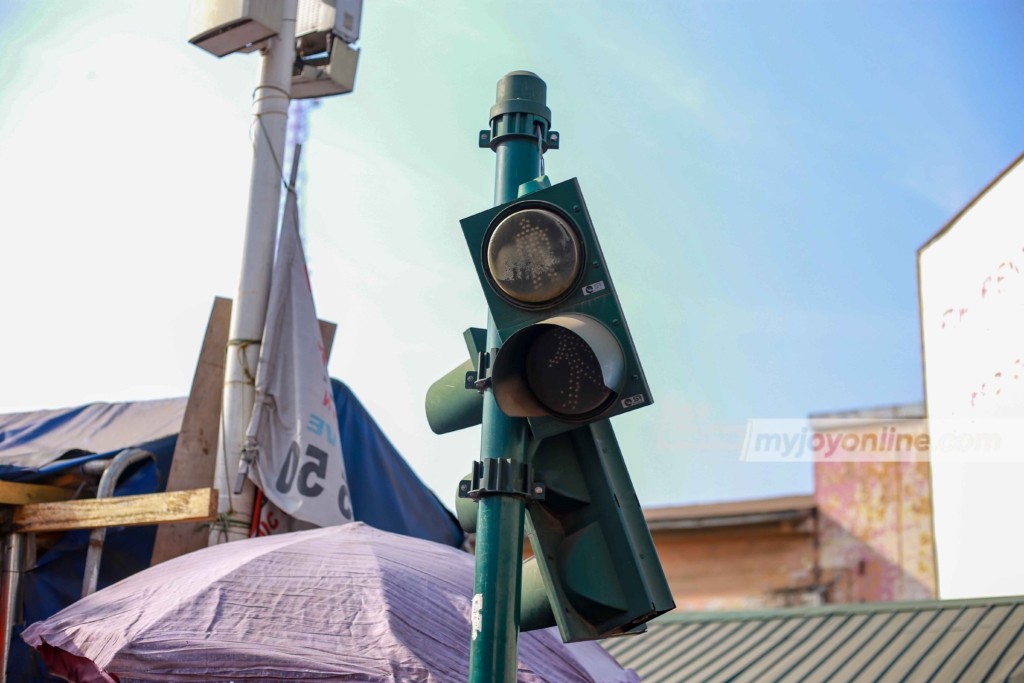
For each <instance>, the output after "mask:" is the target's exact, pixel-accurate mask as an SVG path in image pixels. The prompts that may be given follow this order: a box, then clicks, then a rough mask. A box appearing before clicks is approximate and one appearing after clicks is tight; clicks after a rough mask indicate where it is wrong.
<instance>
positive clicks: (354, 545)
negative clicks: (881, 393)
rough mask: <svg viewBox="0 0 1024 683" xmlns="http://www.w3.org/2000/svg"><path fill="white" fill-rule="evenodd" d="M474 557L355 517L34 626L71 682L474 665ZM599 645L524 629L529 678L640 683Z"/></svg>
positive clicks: (214, 558) (210, 561)
mask: <svg viewBox="0 0 1024 683" xmlns="http://www.w3.org/2000/svg"><path fill="white" fill-rule="evenodd" d="M472 587H473V557H472V556H470V555H468V554H466V553H463V552H462V551H459V550H455V549H453V548H449V547H447V546H443V545H440V544H437V543H432V542H429V541H422V540H419V539H414V538H409V537H406V536H399V535H397V534H390V533H387V532H383V531H379V530H377V529H374V528H372V527H368V526H366V525H365V524H361V523H356V524H348V525H344V526H340V527H329V528H325V529H315V530H312V531H302V532H297V533H292V534H285V535H281V536H267V537H263V538H256V539H250V540H246V541H236V542H234V543H227V544H223V545H218V546H214V547H211V548H207V549H205V550H201V551H198V552H195V553H191V554H189V555H185V556H182V557H179V558H176V559H174V560H171V561H169V562H165V563H163V564H160V565H157V566H156V567H153V568H151V569H148V570H146V571H143V572H140V573H139V574H136V575H134V576H132V577H130V578H128V579H125V580H124V581H121V582H120V583H117V584H114V585H113V586H110V587H109V588H107V589H104V590H102V591H99V592H98V593H94V594H93V595H90V596H89V597H87V598H85V599H83V600H81V601H79V602H77V603H75V604H73V605H71V606H70V607H68V608H67V609H65V610H63V611H61V612H58V613H57V614H55V615H54V616H53V617H51V618H50V619H47V620H46V621H42V622H39V623H36V624H33V625H32V626H30V627H29V628H28V629H26V630H25V632H24V634H23V635H22V637H23V638H24V639H25V641H26V642H27V643H28V644H29V645H31V646H32V647H35V648H37V649H39V650H40V652H41V653H42V654H43V657H44V659H45V660H46V663H47V666H48V667H49V668H50V670H51V672H52V673H56V674H58V675H63V676H66V677H68V678H69V679H70V680H72V681H89V682H90V683H91V682H92V681H116V680H120V681H123V682H124V683H128V682H129V681H135V680H139V681H199V680H203V681H215V680H216V681H220V680H224V681H239V680H245V681H276V682H280V681H299V680H322V681H329V680H346V681H367V682H378V681H379V682H381V683H383V682H385V681H387V682H388V683H392V682H404V681H417V682H419V681H425V682H430V683H435V682H436V683H449V682H450V683H464V681H466V680H467V677H468V673H469V672H468V662H469V643H470V623H469V618H470V600H471V594H472ZM638 680H639V679H638V677H637V675H636V674H635V673H634V672H633V671H632V670H622V669H621V668H619V666H618V665H617V664H616V663H615V661H614V660H613V659H612V658H611V656H610V655H608V654H607V653H606V652H605V651H604V649H603V648H601V647H600V646H599V645H598V644H597V643H577V644H571V645H565V644H563V643H562V642H561V640H560V638H559V636H558V634H557V631H555V630H554V629H547V630H544V631H537V632H532V633H526V634H523V635H522V636H521V638H520V644H519V681H521V682H523V683H542V682H550V683H562V682H566V683H568V682H569V681H573V682H576V681H579V682H583V683H636V682H637V681H638Z"/></svg>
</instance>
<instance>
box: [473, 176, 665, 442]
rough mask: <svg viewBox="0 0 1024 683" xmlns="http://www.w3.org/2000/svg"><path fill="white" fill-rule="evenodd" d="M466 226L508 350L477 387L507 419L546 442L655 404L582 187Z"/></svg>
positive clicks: (520, 203) (573, 185)
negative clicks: (518, 420) (520, 421)
mask: <svg viewBox="0 0 1024 683" xmlns="http://www.w3.org/2000/svg"><path fill="white" fill-rule="evenodd" d="M546 180H547V179H546V178H543V179H540V181H541V182H533V183H527V184H525V185H524V186H523V189H524V190H529V189H533V188H534V187H543V186H544V185H546V184H547V183H546ZM530 186H532V187H530ZM461 223H462V231H463V233H464V234H465V237H466V242H467V244H468V245H469V250H470V253H471V254H472V257H473V263H474V265H475V266H476V270H477V275H478V276H479V278H480V283H481V285H482V286H483V290H484V295H485V296H486V298H487V304H488V306H489V308H490V311H491V316H492V317H493V319H494V323H495V326H496V327H497V331H498V336H499V338H500V340H501V346H500V348H498V349H496V350H491V351H490V353H491V354H492V355H493V358H492V357H487V358H485V361H486V363H485V366H486V367H485V371H486V372H487V373H488V374H487V375H486V376H479V375H478V376H477V378H476V383H477V386H478V387H481V386H484V385H486V384H488V383H489V386H490V387H491V389H492V390H493V392H494V397H495V400H496V401H497V403H498V407H499V408H500V409H501V412H503V413H504V414H505V415H508V416H509V417H524V418H527V420H528V421H529V424H530V429H531V431H532V432H533V435H534V436H535V437H537V438H543V437H546V436H553V435H555V434H558V433H561V432H564V431H568V430H571V429H574V428H576V427H579V426H581V425H585V424H588V423H591V422H594V421H596V420H602V419H607V418H609V417H612V416H614V415H618V414H620V413H623V412H626V411H630V410H636V409H638V408H642V407H645V406H648V405H650V404H651V403H652V398H651V392H650V389H649V387H648V386H647V380H646V378H645V377H644V372H643V368H642V367H641V366H640V359H639V358H638V357H637V353H636V349H635V348H634V347H633V340H632V337H631V336H630V334H629V328H628V326H627V325H626V318H625V316H624V315H623V314H622V309H621V307H620V305H619V300H618V296H617V295H616V293H615V287H614V285H613V284H612V280H611V275H610V274H609V272H608V268H607V265H606V263H605V260H604V256H603V255H602V254H601V247H600V244H599V243H598V241H597V235H596V234H595V232H594V228H593V225H592V223H591V221H590V215H589V213H588V212H587V207H586V203H585V202H584V201H583V194H582V193H581V191H580V187H579V184H578V183H577V182H576V180H575V179H572V180H567V181H565V182H563V183H559V184H557V185H554V186H550V187H545V188H544V189H537V190H536V191H533V192H528V193H526V194H522V193H521V195H520V197H519V198H517V199H516V200H514V201H512V202H509V203H507V204H503V205H501V206H496V207H494V208H492V209H489V210H487V211H484V212H482V213H479V214H477V215H475V216H471V217H469V218H466V219H463V220H462V221H461ZM478 364H479V363H478Z"/></svg>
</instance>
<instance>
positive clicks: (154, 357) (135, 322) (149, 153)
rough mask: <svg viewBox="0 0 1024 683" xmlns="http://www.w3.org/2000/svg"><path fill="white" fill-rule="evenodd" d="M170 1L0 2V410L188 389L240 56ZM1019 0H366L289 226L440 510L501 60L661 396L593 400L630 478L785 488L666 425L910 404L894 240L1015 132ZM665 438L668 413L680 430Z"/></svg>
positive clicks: (652, 485)
mask: <svg viewBox="0 0 1024 683" xmlns="http://www.w3.org/2000/svg"><path fill="white" fill-rule="evenodd" d="M187 16H188V3H187V2H167V3H128V2H114V1H109V0H96V1H95V2H90V3H84V4H72V5H69V4H67V3H31V2H25V1H22V2H18V1H15V2H13V3H12V2H5V3H3V5H2V6H0V64H3V65H4V68H3V69H2V70H0V159H2V160H3V164H2V168H0V202H2V203H3V206H4V207H5V208H4V212H5V220H4V230H3V231H0V240H3V242H2V244H3V248H2V251H3V252H4V253H6V254H8V255H14V256H13V258H12V257H11V256H8V258H6V259H5V265H4V267H3V268H2V269H0V292H3V293H4V297H3V298H4V301H5V307H6V308H7V312H6V314H5V318H6V319H7V321H8V326H7V329H8V330H10V329H11V326H12V325H13V324H17V325H18V329H22V330H30V331H31V333H30V334H18V335H11V334H10V333H9V332H8V333H5V334H4V335H2V336H0V410H3V411H5V412H6V411H15V410H27V409H33V408H39V407H60V406H65V405H74V404H78V403H83V402H86V401H91V400H127V399H132V398H156V397H163V396H170V395H181V394H184V393H185V392H187V390H188V386H189V383H190V381H191V375H192V371H193V368H194V363H195V356H196V353H197V351H198V345H199V340H200V338H201V335H202V326H203V324H204V322H205V317H206V315H207V313H208V311H209V304H210V301H211V299H212V297H213V296H214V295H217V294H220V295H227V296H231V295H232V294H233V292H234V289H235V286H236V283H237V273H238V263H239V252H240V243H241V232H242V226H243V222H244V211H245V196H246V192H247V182H248V163H249V143H248V139H247V134H248V104H249V97H250V93H251V89H252V87H253V85H254V84H255V79H256V71H257V68H258V65H257V62H258V59H257V58H256V57H254V56H244V55H235V56H231V57H227V58H225V59H222V60H217V59H215V58H213V57H211V56H209V55H207V54H205V53H203V52H202V51H201V50H199V49H197V48H195V47H193V46H191V45H189V44H188V43H187V42H186V37H187V36H186V29H187ZM1022 30H1024V6H1022V5H1020V4H1019V3H1016V4H1015V3H1011V2H1002V3H1000V2H986V3H968V2H963V3H917V2H915V3H883V2H857V3H853V2H849V3H837V2H832V3H810V2H806V3H797V2H774V3H770V4H769V3H754V2H700V3H695V2H689V3H684V2H674V3H662V4H657V3H653V2H646V3H622V2H614V3H613V2H604V3H599V2H588V3H574V4H570V3H561V4H554V3H519V4H516V5H513V4H511V3H496V2H494V3H491V2H475V3H469V2H465V3H456V2H444V3H430V4H429V5H427V4H425V3H416V2H411V1H410V2H390V1H385V0H366V4H365V13H364V21H363V38H362V40H361V42H360V45H361V47H362V49H363V54H362V57H361V61H360V66H359V75H358V79H357V84H356V90H355V92H354V93H353V94H351V95H348V96H344V97H341V98H334V99H331V100H327V101H325V102H324V104H323V106H322V107H320V108H319V109H317V110H316V111H314V112H313V113H312V114H311V116H310V139H309V142H308V144H307V146H306V148H305V150H304V152H303V157H304V159H305V163H306V173H307V195H306V198H305V201H306V208H305V217H306V225H305V233H306V236H307V241H308V243H307V251H308V254H309V260H310V270H311V277H312V280H313V288H314V294H315V296H316V299H317V306H318V312H319V313H320V315H321V316H322V317H325V318H328V319H332V320H336V321H338V322H339V337H338V340H337V342H336V346H335V352H334V355H333V357H332V361H331V371H332V373H333V374H334V375H335V376H337V377H339V378H340V379H342V380H344V381H346V382H348V383H349V384H350V385H351V386H352V387H353V389H354V390H355V392H356V393H357V395H359V396H360V398H361V399H362V400H363V401H364V402H365V403H366V404H367V406H368V407H369V408H370V410H371V411H372V412H373V413H374V415H375V416H376V417H377V418H378V420H379V421H380V422H381V424H382V426H383V427H384V429H385V431H386V432H387V433H388V434H389V436H391V438H392V439H393V440H394V442H395V443H396V445H397V446H398V447H399V449H400V450H401V451H402V452H403V454H404V455H405V456H406V458H407V459H408V460H409V461H410V463H411V464H412V465H413V466H414V467H415V468H416V470H417V471H418V472H419V473H420V474H421V476H422V477H423V478H424V479H425V480H426V481H427V483H428V484H429V485H431V486H432V487H434V488H435V490H437V491H438V493H439V495H440V496H441V497H442V499H444V500H445V501H449V498H450V497H451V492H452V490H453V487H454V485H455V482H456V480H457V479H458V478H459V476H461V475H462V474H463V473H464V472H465V471H467V470H468V469H469V462H470V460H471V459H473V458H474V457H475V456H476V453H477V448H478V439H479V435H478V430H475V429H474V430H467V431H466V432H464V433H459V434H455V435H448V436H443V437H437V436H434V435H432V434H431V433H430V431H429V429H428V428H427V425H426V420H425V418H424V415H423V408H422V401H423V396H424V393H425V391H426V388H427V386H429V384H430V382H432V381H433V380H434V379H435V378H436V377H438V376H440V375H441V374H443V373H444V372H446V371H448V370H449V369H450V368H452V367H454V366H455V365H457V364H458V363H459V362H461V361H462V360H463V359H464V355H465V350H464V346H463V344H462V340H461V332H462V330H463V329H465V328H466V327H469V326H482V324H483V323H484V319H485V306H484V300H483V297H482V295H481V293H480V292H479V285H478V283H477V281H476V278H475V275H474V273H473V270H472V266H471V263H470V260H469V257H468V254H467V253H466V249H465V244H464V242H463V241H462V236H461V231H460V230H459V227H458V219H459V218H462V217H464V216H467V215H470V214H473V213H476V212H478V211H480V210H482V209H484V208H487V206H489V204H490V198H491V192H492V182H493V181H492V178H493V164H494V159H493V154H492V153H491V152H489V151H486V150H479V149H477V147H476V146H475V134H476V132H477V131H478V130H480V129H481V128H485V127H486V126H487V119H486V117H487V110H488V108H489V106H490V105H491V104H492V103H493V97H494V86H495V83H496V81H497V80H498V79H499V78H500V77H501V76H502V75H503V74H505V73H506V72H508V71H511V70H514V69H529V70H532V71H535V72H536V73H538V74H539V75H540V76H541V77H542V78H544V79H545V80H546V81H547V83H548V92H549V105H550V107H551V109H552V111H553V118H554V122H553V123H554V126H553V127H554V129H555V130H558V131H559V132H560V133H561V135H562V149H561V150H559V151H555V152H551V153H550V154H549V155H548V158H547V169H548V173H549V174H550V175H551V177H552V179H553V180H554V181H559V180H564V179H567V178H570V177H574V176H575V177H578V178H579V179H580V183H581V185H582V188H583V191H584V193H585V195H586V196H587V200H588V205H589V208H590V211H591V215H592V216H593V218H594V221H595V224H596V227H597V230H598V232H599V235H600V237H601V241H602V246H603V250H604V252H605V255H606V258H607V260H608V262H609V265H610V267H611V269H612V272H613V273H614V277H615V282H616V285H617V287H618V289H619V295H620V298H621V299H622V302H623V305H624V306H625V309H626V313H627V316H628V319H629V322H630V328H631V330H632V332H633V334H634V337H635V340H636V344H637V348H638V350H639V352H640V355H641V358H642V360H643V362H644V366H645V370H646V372H647V374H648V377H649V379H650V381H651V384H652V390H653V393H654V397H655V400H656V401H657V403H656V404H655V406H653V407H651V408H648V409H645V410H641V411H636V412H634V413H631V414H629V415H626V416H622V417H620V418H617V419H616V420H615V426H616V430H617V432H618V434H619V438H620V441H621V442H622V445H623V448H624V451H625V452H626V455H627V459H628V462H629V465H630V468H631V471H632V473H633V476H634V480H635V482H636V485H637V488H638V492H639V495H640V499H641V501H642V502H644V503H645V504H669V503H684V502H697V501H709V500H723V499H737V498H745V497H754V496H768V495H782V494H786V493H794V492H807V491H809V490H810V488H811V485H812V484H811V477H810V470H809V468H808V467H806V466H803V465H792V466H791V465H782V464H777V463H772V464H757V465H755V464H750V463H740V462H738V461H737V459H736V454H735V453H732V452H724V451H715V452H705V451H702V450H700V449H696V450H695V449H687V448H684V447H682V446H681V445H680V444H678V443H674V442H671V440H666V439H665V438H664V435H665V434H666V433H667V430H668V431H671V430H679V429H688V427H687V425H693V424H698V425H699V424H702V423H703V424H714V423H718V422H723V421H728V422H730V423H732V422H734V421H740V423H741V422H742V421H743V420H745V419H747V418H766V417H781V418H792V417H803V416H806V414H807V413H808V412H816V411H823V410H839V409H846V408H858V407H866V406H873V405H884V404H892V403H901V402H910V401H919V400H921V397H922V386H921V366H920V350H919V349H920V342H919V333H918V318H917V289H916V269H915V251H916V249H917V248H918V247H919V246H920V245H921V244H922V243H923V242H924V241H925V240H926V239H928V238H929V237H930V236H931V235H932V234H933V233H934V232H936V231H937V230H938V229H939V228H940V227H941V226H942V224H944V223H945V222H946V221H947V220H948V219H949V218H950V217H952V215H953V214H954V213H955V212H956V211H957V210H958V209H959V208H960V207H961V206H962V205H963V204H964V203H966V202H967V201H968V200H970V199H971V197H973V196H974V194H975V193H976V192H977V191H978V190H980V189H981V188H982V187H983V186H984V185H985V184H986V183H987V182H988V181H989V180H990V179H991V178H992V177H994V176H995V175H996V174H997V173H998V172H999V171H1000V170H1001V169H1002V168H1003V167H1005V166H1006V165H1007V164H1009V162H1010V161H1011V160H1013V159H1014V158H1015V157H1016V156H1017V155H1018V154H1019V153H1020V152H1021V150H1022V149H1024V118H1022V117H1021V112H1022V111H1024V88H1022V87H1021V85H1020V75H1021V64H1024V46H1022V44H1021V42H1020V40H1019V36H1020V35H1021V31H1022ZM691 431H694V430H692V429H691Z"/></svg>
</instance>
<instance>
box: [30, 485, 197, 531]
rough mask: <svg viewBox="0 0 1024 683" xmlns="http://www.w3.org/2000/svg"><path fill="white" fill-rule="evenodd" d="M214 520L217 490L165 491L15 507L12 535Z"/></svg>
mask: <svg viewBox="0 0 1024 683" xmlns="http://www.w3.org/2000/svg"><path fill="white" fill-rule="evenodd" d="M216 517H217V489H213V488H205V489H194V490H192V491H168V492H167V493H149V494H145V495H141V496H120V497H117V498H90V499H87V500H69V501H64V502H60V503H35V504H33V505H22V506H20V507H17V508H15V510H14V519H13V520H12V527H11V530H12V531H14V532H15V533H34V532H43V531H71V530H73V529H97V528H99V527H108V526H140V525H143V524H158V523H160V522H198V521H209V520H212V519H215V518H216Z"/></svg>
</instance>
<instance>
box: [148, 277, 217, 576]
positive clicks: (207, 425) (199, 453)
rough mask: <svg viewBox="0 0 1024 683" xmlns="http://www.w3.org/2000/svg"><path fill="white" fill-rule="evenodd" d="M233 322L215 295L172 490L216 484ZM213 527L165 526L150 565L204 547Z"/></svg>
mask: <svg viewBox="0 0 1024 683" xmlns="http://www.w3.org/2000/svg"><path fill="white" fill-rule="evenodd" d="M230 324H231V299H224V298H221V297H217V298H216V299H214V301H213V310H211V311H210V321H209V322H208V323H207V325H206V336H205V337H204V338H203V346H202V349H201V350H200V352H199V362H198V363H197V365H196V374H195V376H194V377H193V379H192V391H191V393H190V394H189V397H188V403H187V404H186V406H185V417H184V418H183V419H182V421H181V432H180V433H179V434H178V443H177V445H175V447H174V459H173V460H172V461H171V471H170V474H169V475H168V477H167V490H168V491H185V490H188V489H196V488H204V487H210V486H213V475H214V471H215V469H216V464H217V438H218V436H219V435H220V404H221V396H222V394H223V384H224V358H225V349H226V348H227V344H228V327H229V326H230ZM209 533H210V532H209V530H208V529H206V528H203V527H202V526H200V525H197V524H195V523H194V522H184V523H178V524H161V525H160V526H159V527H157V531H156V542H155V543H154V544H153V555H152V558H151V559H150V563H149V564H150V566H153V565H156V564H159V563H161V562H163V561H165V560H169V559H171V558H173V557H178V556H179V555H184V554H185V553H189V552H192V551H193V550H199V549H200V548H205V547H206V542H207V538H208V536H209Z"/></svg>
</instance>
